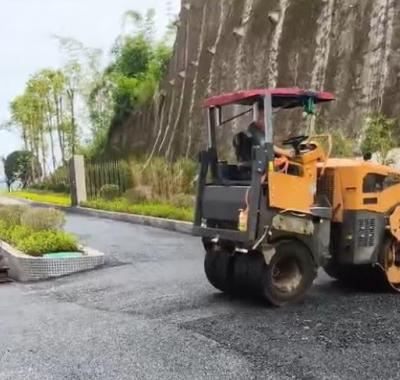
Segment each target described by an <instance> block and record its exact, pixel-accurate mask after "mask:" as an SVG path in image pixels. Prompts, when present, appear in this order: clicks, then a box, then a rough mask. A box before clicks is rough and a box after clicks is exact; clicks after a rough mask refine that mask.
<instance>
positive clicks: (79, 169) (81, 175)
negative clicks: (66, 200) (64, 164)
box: [70, 155, 87, 206]
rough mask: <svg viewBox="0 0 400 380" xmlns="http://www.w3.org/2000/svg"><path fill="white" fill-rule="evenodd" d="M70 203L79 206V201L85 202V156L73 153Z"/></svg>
mask: <svg viewBox="0 0 400 380" xmlns="http://www.w3.org/2000/svg"><path fill="white" fill-rule="evenodd" d="M70 170H71V205H72V206H79V205H80V204H81V202H86V200H87V193H86V175H85V158H84V157H83V156H81V155H75V156H73V158H72V159H71V164H70Z"/></svg>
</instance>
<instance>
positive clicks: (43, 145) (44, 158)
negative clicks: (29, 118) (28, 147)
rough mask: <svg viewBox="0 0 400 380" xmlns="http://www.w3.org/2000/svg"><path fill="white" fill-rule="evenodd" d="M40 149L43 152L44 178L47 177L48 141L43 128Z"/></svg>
mask: <svg viewBox="0 0 400 380" xmlns="http://www.w3.org/2000/svg"><path fill="white" fill-rule="evenodd" d="M40 148H41V151H42V178H45V177H46V176H47V159H46V141H45V139H44V133H43V128H41V129H40Z"/></svg>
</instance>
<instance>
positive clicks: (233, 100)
mask: <svg viewBox="0 0 400 380" xmlns="http://www.w3.org/2000/svg"><path fill="white" fill-rule="evenodd" d="M268 94H269V95H271V97H272V106H273V107H281V106H282V105H285V103H288V100H289V101H290V106H291V107H296V106H301V105H302V103H301V100H302V99H303V98H304V97H313V98H314V100H315V102H316V103H319V102H329V101H332V100H334V99H335V98H334V96H333V94H331V93H329V92H318V91H310V90H302V89H300V88H266V89H255V90H246V91H238V92H232V93H228V94H222V95H218V96H213V97H211V98H208V99H206V100H205V101H204V102H203V107H204V108H209V107H218V106H226V105H229V104H243V105H250V104H253V103H254V102H256V101H257V100H259V99H260V97H262V96H264V95H268ZM296 99H297V100H298V101H299V102H296ZM291 100H293V101H294V103H292V101H291Z"/></svg>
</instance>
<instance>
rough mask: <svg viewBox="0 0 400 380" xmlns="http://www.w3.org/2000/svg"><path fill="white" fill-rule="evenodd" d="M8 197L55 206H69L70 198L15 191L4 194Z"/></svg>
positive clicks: (61, 195) (55, 194) (46, 193)
mask: <svg viewBox="0 0 400 380" xmlns="http://www.w3.org/2000/svg"><path fill="white" fill-rule="evenodd" d="M6 195H7V196H8V197H12V198H19V199H27V200H30V201H33V202H41V203H48V204H52V205H55V206H65V207H69V206H71V197H70V195H69V194H62V193H61V194H60V193H53V192H48V191H37V190H35V191H34V190H26V191H15V192H11V193H7V194H6Z"/></svg>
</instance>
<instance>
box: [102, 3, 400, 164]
mask: <svg viewBox="0 0 400 380" xmlns="http://www.w3.org/2000/svg"><path fill="white" fill-rule="evenodd" d="M399 20H400V1H398V0H183V4H182V10H181V14H180V22H179V28H178V35H177V40H176V43H175V47H174V56H173V59H172V61H171V63H170V67H169V73H168V78H166V80H165V82H164V83H163V84H162V86H161V90H160V92H159V94H157V96H156V98H155V100H154V102H153V104H152V105H151V106H149V107H148V108H147V109H143V110H142V111H141V112H138V113H136V114H134V115H132V116H131V118H130V119H129V120H128V121H127V122H126V123H125V124H124V125H121V126H118V127H114V128H112V129H111V131H110V136H109V147H110V150H111V151H113V152H114V153H116V154H140V155H143V154H144V155H146V156H152V155H165V156H167V157H168V158H169V159H173V158H174V157H177V156H182V155H183V156H193V155H194V154H195V153H196V152H197V151H198V150H199V149H200V148H202V147H203V146H204V143H205V135H204V130H203V128H202V112H201V108H200V103H201V100H202V99H203V98H205V97H207V96H210V95H215V94H218V93H221V92H226V91H234V90H239V89H246V88H256V87H293V86H298V87H302V88H312V89H316V90H321V89H324V90H327V91H331V92H333V93H334V94H335V95H336V97H337V101H335V102H334V103H332V104H331V105H329V106H327V107H325V108H324V109H323V110H321V114H320V118H322V119H323V120H324V122H327V123H329V124H330V125H332V126H334V127H341V128H343V129H344V130H345V131H346V132H347V134H348V135H349V136H351V137H354V138H356V137H357V135H358V134H359V133H360V126H361V124H362V120H363V118H364V117H365V116H366V115H367V114H369V113H374V112H383V113H385V114H387V115H388V116H400V22H399ZM286 121H287V120H286ZM296 125H297V124H294V123H293V122H292V123H290V122H286V123H285V124H284V125H283V123H282V127H283V128H281V129H280V133H281V134H287V133H289V130H293V128H295V127H296ZM231 134H232V131H231V128H230V129H229V130H227V128H223V129H222V130H221V131H220V135H219V138H220V139H221V140H223V143H225V145H226V146H228V145H230V136H231Z"/></svg>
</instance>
